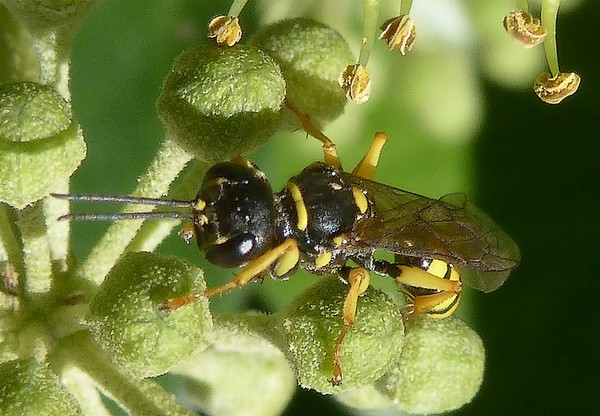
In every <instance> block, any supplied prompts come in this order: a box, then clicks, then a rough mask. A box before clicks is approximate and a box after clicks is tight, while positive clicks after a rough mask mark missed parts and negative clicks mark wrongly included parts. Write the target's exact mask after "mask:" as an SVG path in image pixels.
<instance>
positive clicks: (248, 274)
mask: <svg viewBox="0 0 600 416" xmlns="http://www.w3.org/2000/svg"><path fill="white" fill-rule="evenodd" d="M299 258H300V252H299V250H298V243H296V240H294V239H293V238H288V239H287V240H285V241H284V242H283V243H281V244H280V245H278V246H277V247H275V248H273V249H271V250H269V251H267V252H266V253H265V254H263V255H262V256H260V257H258V258H256V259H254V260H252V261H251V262H250V263H248V264H247V265H246V266H245V267H244V268H243V269H242V271H241V272H240V273H239V274H238V275H237V276H236V277H235V278H233V280H231V281H230V282H228V283H225V284H224V285H221V286H218V287H215V288H213V289H208V290H206V291H204V292H202V293H196V294H193V295H189V296H182V297H179V298H173V299H169V300H168V301H167V302H165V303H164V304H163V305H162V306H161V308H160V309H161V310H163V311H172V310H175V309H178V308H181V307H182V306H185V305H188V304H190V303H193V302H196V301H198V300H200V299H206V298H210V297H212V296H215V295H218V294H220V293H223V292H227V291H229V290H231V289H235V288H237V287H242V286H245V285H246V284H248V283H249V282H251V281H252V280H254V279H255V278H256V277H258V276H259V275H260V274H261V273H263V272H264V271H265V270H267V269H268V268H269V267H271V266H272V265H273V264H275V263H276V262H277V264H276V266H275V272H276V273H277V274H278V275H283V274H285V273H286V272H288V271H289V270H291V269H292V268H293V267H294V266H295V265H296V263H297V262H298V259H299Z"/></svg>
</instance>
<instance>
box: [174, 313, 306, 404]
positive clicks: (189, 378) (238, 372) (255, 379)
mask: <svg viewBox="0 0 600 416" xmlns="http://www.w3.org/2000/svg"><path fill="white" fill-rule="evenodd" d="M272 321H273V315H264V314H260V313H254V312H251V313H245V314H227V315H215V317H214V328H213V331H212V332H211V333H210V334H209V335H208V341H209V342H210V344H211V347H210V348H208V349H206V350H204V351H202V352H200V353H199V354H194V355H193V356H192V357H190V358H189V359H188V360H186V361H184V362H181V363H179V364H178V365H177V366H176V367H174V368H173V369H172V370H171V374H173V373H175V374H180V375H183V376H185V379H184V382H183V388H184V389H185V390H186V393H187V394H186V396H187V397H188V398H189V400H190V401H191V402H192V403H196V402H197V403H198V404H199V407H201V408H202V409H203V411H204V412H206V413H208V414H214V415H232V416H235V415H239V416H241V415H244V416H269V415H272V416H276V415H280V414H282V412H283V411H284V409H285V407H286V406H287V404H288V402H289V401H290V399H291V398H292V396H293V394H294V393H295V392H296V387H297V384H296V378H295V377H294V374H293V373H292V370H291V369H290V366H289V364H288V361H287V359H286V358H285V356H284V355H283V353H282V352H281V350H280V349H279V348H278V347H276V346H275V345H274V344H273V342H272V340H271V339H272V338H273V336H274V334H273V332H274V331H273V327H274V325H273V323H272ZM248 386H252V388H248ZM232 392H233V393H234V394H232Z"/></svg>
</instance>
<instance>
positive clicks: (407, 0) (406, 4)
mask: <svg viewBox="0 0 600 416" xmlns="http://www.w3.org/2000/svg"><path fill="white" fill-rule="evenodd" d="M411 7H412V0H404V1H400V12H399V13H398V15H399V16H402V15H403V14H408V13H410V8H411Z"/></svg>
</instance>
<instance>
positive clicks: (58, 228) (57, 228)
mask: <svg viewBox="0 0 600 416" xmlns="http://www.w3.org/2000/svg"><path fill="white" fill-rule="evenodd" d="M69 181H70V180H69V179H65V180H63V182H62V183H60V184H58V185H57V187H56V192H57V193H69ZM68 213H69V201H67V200H65V199H58V198H52V197H49V198H45V199H44V216H45V217H46V228H47V230H48V231H47V232H48V242H49V244H50V255H51V258H52V261H53V262H55V263H58V264H59V265H60V266H59V271H65V270H66V267H67V256H68V254H69V242H70V231H71V223H70V222H69V221H58V220H57V219H58V217H60V216H61V215H65V214H68Z"/></svg>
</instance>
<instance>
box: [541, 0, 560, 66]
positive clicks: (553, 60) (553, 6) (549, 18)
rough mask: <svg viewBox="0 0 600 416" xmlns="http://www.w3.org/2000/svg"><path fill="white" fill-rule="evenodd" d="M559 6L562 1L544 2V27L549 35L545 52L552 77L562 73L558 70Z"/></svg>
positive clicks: (549, 0) (548, 0)
mask: <svg viewBox="0 0 600 416" xmlns="http://www.w3.org/2000/svg"><path fill="white" fill-rule="evenodd" d="M558 6H560V0H543V1H542V26H544V27H545V28H546V30H547V31H548V34H547V35H546V40H545V41H544V50H545V51H546V60H547V61H548V67H549V68H550V72H551V74H552V76H556V75H558V74H559V73H560V69H559V68H558V51H557V47H556V19H557V16H558Z"/></svg>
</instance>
